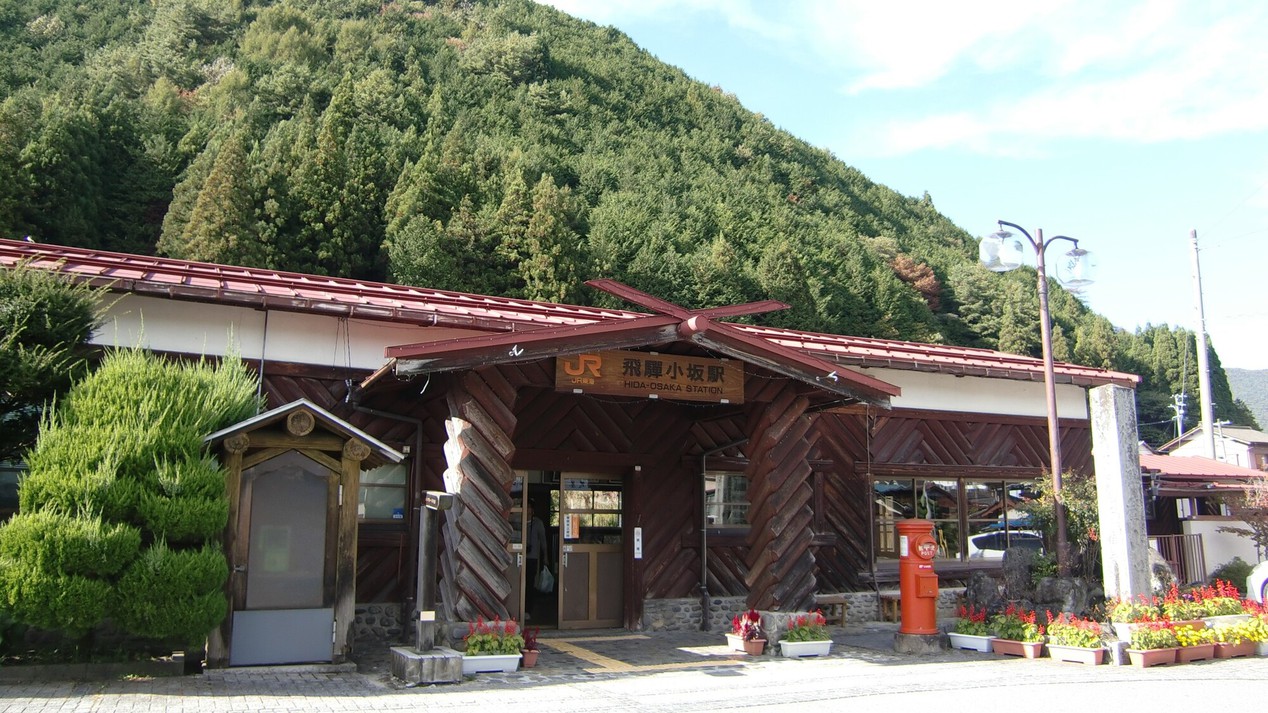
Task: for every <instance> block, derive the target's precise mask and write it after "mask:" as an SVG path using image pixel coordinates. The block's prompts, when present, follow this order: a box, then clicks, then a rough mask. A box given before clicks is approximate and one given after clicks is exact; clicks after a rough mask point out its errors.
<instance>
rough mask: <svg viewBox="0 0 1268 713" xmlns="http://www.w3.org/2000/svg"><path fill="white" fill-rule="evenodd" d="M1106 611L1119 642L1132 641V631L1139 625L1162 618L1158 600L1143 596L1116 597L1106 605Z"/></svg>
mask: <svg viewBox="0 0 1268 713" xmlns="http://www.w3.org/2000/svg"><path fill="white" fill-rule="evenodd" d="M1105 610H1106V612H1107V613H1108V615H1109V620H1110V625H1111V626H1113V628H1114V634H1115V635H1116V636H1118V640H1119V641H1130V640H1131V637H1132V630H1133V629H1135V628H1136V626H1137V625H1139V624H1142V623H1144V622H1147V621H1158V620H1159V619H1161V618H1162V608H1161V606H1160V605H1159V602H1158V598H1157V597H1147V596H1145V595H1143V594H1141V595H1138V596H1136V597H1127V598H1119V597H1114V598H1113V599H1110V600H1109V602H1108V603H1107V604H1106V607H1105Z"/></svg>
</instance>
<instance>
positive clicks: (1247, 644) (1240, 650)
mask: <svg viewBox="0 0 1268 713" xmlns="http://www.w3.org/2000/svg"><path fill="white" fill-rule="evenodd" d="M1256 650H1257V647H1256V645H1255V642H1253V641H1243V642H1242V643H1240V644H1227V643H1219V642H1216V644H1215V658H1217V659H1235V658H1240V657H1242V656H1254V655H1255V653H1256Z"/></svg>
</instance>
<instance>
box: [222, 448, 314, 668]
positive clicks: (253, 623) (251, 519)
mask: <svg viewBox="0 0 1268 713" xmlns="http://www.w3.org/2000/svg"><path fill="white" fill-rule="evenodd" d="M338 481H339V478H338V474H337V473H336V472H335V471H333V470H332V469H331V468H330V467H328V466H327V465H324V464H322V463H319V462H317V461H315V460H313V459H312V458H309V457H307V456H305V455H303V454H301V453H299V452H296V451H289V452H287V453H284V454H282V455H280V456H278V457H276V458H271V459H269V460H266V461H264V462H262V463H258V464H256V465H253V466H251V467H249V468H246V469H244V470H243V472H242V481H241V500H240V503H241V505H240V507H239V510H238V513H239V514H238V522H237V525H236V529H237V536H236V542H235V552H234V558H233V562H232V563H231V564H232V567H233V575H234V579H233V582H234V585H233V640H232V642H231V644H230V647H229V663H230V665H232V666H251V665H264V664H284V663H303V662H319V661H331V660H332V659H333V656H334V642H333V636H334V634H333V632H334V618H335V608H334V607H335V545H336V541H337V539H338V538H337V522H336V520H335V518H334V513H336V512H337V508H336V505H337V494H338Z"/></svg>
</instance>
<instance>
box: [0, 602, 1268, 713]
mask: <svg viewBox="0 0 1268 713" xmlns="http://www.w3.org/2000/svg"><path fill="white" fill-rule="evenodd" d="M896 630H897V625H895V624H884V623H864V624H851V625H848V626H846V627H843V628H836V629H834V630H833V640H834V642H835V645H834V647H833V653H832V654H831V655H830V656H828V657H825V658H821V659H800V660H793V659H784V658H780V657H778V656H770V655H767V656H760V657H746V656H744V655H743V654H738V653H734V652H730V651H729V650H728V649H727V647H726V645H725V642H723V641H721V639H722V638H723V637H722V634H721V633H708V632H676V633H647V634H644V633H638V632H628V631H601V632H552V635H551V636H546V635H543V637H542V640H541V643H542V645H543V649H544V650H543V652H542V655H541V657H540V659H539V663H538V666H537V667H536V668H534V669H528V670H521V671H519V672H516V673H514V674H480V675H478V676H475V677H469V678H468V679H467V680H466V681H464V682H463V683H459V684H449V685H437V686H418V687H412V688H411V687H408V686H406V685H404V684H402V683H401V682H400V681H397V680H395V679H393V678H392V677H391V675H390V668H389V665H388V656H387V653H386V651H387V645H386V644H378V645H377V647H370V646H368V645H365V644H367V642H363V645H362V646H360V647H359V650H358V655H357V657H356V658H357V661H356V663H355V664H345V665H342V666H283V667H260V668H245V669H229V670H213V671H207V672H205V673H203V674H201V675H195V676H182V677H171V678H139V677H138V678H125V679H121V680H113V681H100V682H91V683H76V682H64V681H52V682H41V683H22V684H0V712H3V713H9V712H10V711H13V712H15V713H16V712H17V711H23V712H24V713H45V712H52V711H57V712H59V713H61V712H69V711H74V712H75V713H80V712H85V713H86V712H90V711H91V712H96V711H102V712H111V713H113V712H120V713H123V712H126V713H149V712H150V711H155V712H157V711H180V712H184V711H190V712H191V713H193V712H194V711H199V712H200V713H201V712H202V711H211V712H213V713H219V712H221V711H226V712H229V711H244V712H250V713H274V712H280V711H405V710H418V709H426V710H427V711H429V713H432V712H442V711H449V710H455V711H464V712H465V713H471V712H473V711H474V712H475V713H484V712H486V711H487V712H488V713H493V711H495V710H509V709H515V710H516V711H517V713H524V712H530V711H542V712H543V713H547V712H549V713H572V712H573V711H576V712H578V713H581V712H585V713H598V712H608V711H610V712H612V713H618V712H619V713H624V712H628V711H664V712H666V713H684V712H685V711H712V710H718V711H722V710H744V709H750V708H757V709H761V710H776V711H778V710H788V711H797V712H798V713H813V712H815V711H840V710H842V709H843V707H845V706H848V707H849V710H850V711H852V712H853V711H859V710H887V711H893V710H909V709H911V707H912V706H926V707H930V708H932V707H934V706H937V707H938V708H940V709H943V710H947V709H952V710H954V709H956V708H960V707H967V706H973V707H975V708H976V707H980V706H981V705H984V704H985V705H998V704H1008V703H1009V702H1010V701H1013V700H1015V699H1016V700H1017V702H1019V703H1020V702H1021V701H1024V702H1025V705H1026V710H1027V711H1028V713H1029V712H1031V711H1036V710H1038V711H1043V710H1063V711H1064V710H1070V709H1071V708H1077V707H1085V705H1089V704H1092V703H1093V702H1095V705H1097V707H1098V708H1106V707H1108V708H1109V709H1113V710H1128V711H1130V710H1167V711H1170V710H1183V709H1185V708H1187V707H1189V706H1193V707H1194V708H1196V707H1197V706H1208V707H1209V706H1211V705H1216V706H1218V707H1221V708H1222V707H1228V706H1231V707H1232V708H1233V709H1235V710H1246V709H1249V708H1250V706H1249V705H1247V704H1251V703H1255V704H1256V706H1255V707H1256V708H1262V707H1263V706H1262V702H1263V701H1264V700H1265V695H1268V683H1266V681H1268V659H1260V658H1255V659H1236V660H1229V661H1211V662H1203V663H1196V664H1186V665H1183V666H1169V667H1164V668H1151V669H1135V668H1131V667H1120V666H1099V667H1091V666H1080V665H1076V664H1065V663H1061V662H1057V661H1053V660H1051V659H1039V660H1035V661H1028V660H1022V659H1013V658H1006V657H999V656H994V655H990V654H977V653H972V652H964V651H945V652H942V653H939V654H934V655H930V656H920V657H914V656H906V655H900V654H896V653H894V652H893V648H892V646H893V635H894V633H895V631H896ZM1080 701H1082V702H1083V703H1081V702H1080Z"/></svg>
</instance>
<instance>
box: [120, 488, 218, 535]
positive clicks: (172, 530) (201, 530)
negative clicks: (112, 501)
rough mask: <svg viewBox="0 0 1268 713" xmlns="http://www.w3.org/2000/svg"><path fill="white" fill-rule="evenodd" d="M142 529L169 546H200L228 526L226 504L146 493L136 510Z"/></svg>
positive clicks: (209, 500)
mask: <svg viewBox="0 0 1268 713" xmlns="http://www.w3.org/2000/svg"><path fill="white" fill-rule="evenodd" d="M137 514H138V516H139V517H140V518H141V522H142V524H144V525H145V529H146V530H147V531H148V532H150V533H152V534H153V535H154V536H155V537H159V538H162V539H164V540H166V541H168V542H171V543H173V544H201V543H202V542H204V541H206V540H209V539H211V538H213V537H215V536H216V535H218V534H219V533H221V532H223V531H224V529H225V523H227V522H229V501H228V500H226V499H225V498H223V497H221V498H220V499H218V500H213V499H211V498H188V497H176V498H169V497H167V496H166V495H159V494H157V493H152V492H146V493H144V494H142V495H141V504H140V508H139V510H138V513H137Z"/></svg>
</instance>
